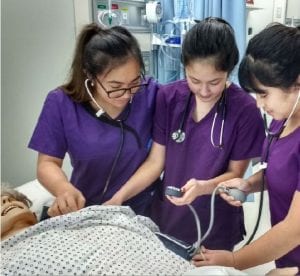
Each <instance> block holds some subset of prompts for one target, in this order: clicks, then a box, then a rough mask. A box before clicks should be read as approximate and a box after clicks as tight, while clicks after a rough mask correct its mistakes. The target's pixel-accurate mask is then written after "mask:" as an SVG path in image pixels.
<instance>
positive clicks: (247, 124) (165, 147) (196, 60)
mask: <svg viewBox="0 0 300 276" xmlns="http://www.w3.org/2000/svg"><path fill="white" fill-rule="evenodd" d="M238 60H239V53H238V49H237V46H236V42H235V37H234V31H233V29H232V27H231V26H230V25H229V24H228V23H227V22H225V21H224V20H222V19H220V18H206V19H205V20H203V21H200V22H199V23H197V24H196V25H194V26H193V27H192V29H190V30H189V31H188V32H187V34H186V37H185V40H184V42H183V46H182V63H183V65H184V69H185V75H186V79H184V80H179V81H176V82H174V83H170V84H167V85H165V86H163V87H162V88H161V89H160V90H159V92H158V95H157V103H156V113H155V123H154V130H153V137H154V142H153V145H152V148H151V152H150V155H149V157H148V158H147V160H146V161H145V162H144V163H143V165H142V166H141V167H140V169H139V170H138V171H137V172H136V173H135V175H134V176H133V177H132V178H131V179H130V180H129V181H128V182H127V183H126V184H125V185H124V186H122V188H121V189H120V190H119V191H118V192H117V193H116V195H115V196H114V197H113V198H112V199H111V200H110V201H108V202H107V203H106V204H121V203H122V202H124V201H126V200H128V199H129V198H131V197H132V196H133V195H136V194H138V193H140V192H141V191H143V189H145V188H146V187H148V186H149V185H150V183H152V182H153V180H154V179H156V178H157V177H158V176H159V175H160V174H161V172H162V171H163V172H164V174H163V185H162V186H161V187H160V188H161V193H160V196H159V195H158V196H157V197H156V198H155V199H154V202H153V206H152V207H153V208H152V214H151V218H152V219H153V220H154V222H156V223H157V224H158V226H159V227H160V231H161V232H162V233H165V234H169V235H172V236H174V237H175V238H177V239H180V240H182V241H185V242H188V243H194V242H195V241H196V240H197V227H196V224H195V220H194V217H193V214H192V212H191V211H190V209H189V208H188V207H187V206H180V207H178V206H175V205H174V204H172V202H170V201H169V200H168V199H167V198H166V197H165V196H164V190H165V188H166V186H176V187H178V188H182V189H184V191H185V193H184V196H183V198H182V199H183V200H188V201H192V200H193V199H194V198H195V197H196V196H195V194H197V196H199V197H197V198H196V199H195V200H194V201H193V203H192V205H193V207H194V208H195V209H196V211H197V214H198V216H199V217H200V221H201V230H202V233H204V232H205V231H206V230H207V228H208V225H209V217H210V199H211V193H212V192H213V190H214V188H215V187H216V186H217V184H218V183H220V182H222V181H225V180H228V179H231V178H234V177H242V176H243V175H244V173H245V170H246V168H247V166H248V164H249V161H250V160H251V158H254V157H258V156H260V152H261V147H262V143H263V139H264V136H265V135H264V128H263V121H262V118H261V115H260V112H259V110H258V109H257V108H256V105H255V99H254V98H253V97H252V96H250V95H248V94H247V93H246V92H245V91H243V90H242V89H241V88H240V87H238V86H237V85H236V84H234V83H231V82H230V81H229V76H230V73H231V72H232V70H233V69H234V67H235V65H236V64H237V63H238ZM200 195H201V196H200ZM215 208H216V212H215V213H216V214H215V224H214V228H213V229H212V232H211V234H210V236H209V237H208V238H207V239H206V240H205V242H204V245H206V246H208V247H209V248H222V249H232V248H233V247H234V245H235V244H237V243H238V242H240V241H241V240H242V239H243V235H244V234H245V230H244V221H243V212H242V209H241V208H235V207H233V206H230V205H229V204H227V203H226V202H225V201H224V200H223V199H222V198H220V197H219V196H217V198H216V207H215Z"/></svg>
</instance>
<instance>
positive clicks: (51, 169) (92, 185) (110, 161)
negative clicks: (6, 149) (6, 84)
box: [29, 24, 158, 216]
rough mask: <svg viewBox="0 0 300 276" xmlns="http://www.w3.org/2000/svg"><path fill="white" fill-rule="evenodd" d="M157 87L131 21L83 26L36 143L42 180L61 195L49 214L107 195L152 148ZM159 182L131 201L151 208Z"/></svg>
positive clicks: (134, 205)
mask: <svg viewBox="0 0 300 276" xmlns="http://www.w3.org/2000/svg"><path fill="white" fill-rule="evenodd" d="M157 89H158V85H157V84H156V83H155V82H154V81H153V79H151V78H145V77H144V63H143V59H142V55H141V50H140V48H139V45H138V42H137V41H136V39H135V38H134V37H133V36H132V35H131V34H130V33H129V32H128V31H127V30H126V29H125V28H123V27H119V26H118V27H112V28H107V29H103V28H101V27H99V26H97V25H96V24H89V25H86V26H85V27H84V28H83V30H82V32H81V33H80V34H79V37H78V41H77V45H76V49H75V54H74V59H73V62H72V66H71V70H70V77H69V80H68V82H67V83H65V84H63V85H61V86H59V87H57V88H55V89H54V90H52V91H50V92H49V94H48V96H47V98H46V100H45V103H44V106H43V108H42V111H41V114H40V117H39V119H38V122H37V125H36V127H35V130H34V133H33V135H32V138H31V140H30V143H29V148H31V149H33V150H35V151H37V152H38V164H37V177H38V180H39V181H40V182H41V183H42V184H43V185H44V186H45V187H46V188H47V190H49V191H50V192H51V193H52V194H53V195H54V196H55V197H56V199H55V202H54V203H53V205H52V206H51V207H50V209H49V211H48V214H49V215H51V216H56V215H60V214H66V213H69V212H72V211H76V210H79V209H81V208H83V207H84V206H89V205H94V204H101V203H103V202H105V201H106V200H108V199H109V198H111V197H112V196H113V195H114V194H115V192H116V191H118V190H119V189H120V187H121V185H122V184H123V183H125V182H126V181H127V180H128V179H129V177H130V176H131V175H132V174H133V173H134V172H135V171H136V169H137V168H138V167H139V166H140V165H141V163H142V162H143V161H144V160H145V159H146V156H147V154H148V152H149V148H150V146H149V142H150V141H151V129H152V119H153V115H154V108H155V98H156V91H157ZM66 154H68V155H69V157H70V161H71V164H72V167H73V170H72V175H71V177H70V179H68V177H67V176H66V174H65V172H64V171H63V169H62V165H63V161H64V159H65V156H66ZM153 189H154V188H152V187H150V188H149V189H148V190H146V191H144V192H143V193H142V194H139V195H138V196H137V197H135V198H133V199H131V200H130V201H128V202H124V204H125V205H129V206H130V207H132V209H133V210H134V211H135V212H136V213H138V214H143V215H144V214H147V208H148V205H149V203H150V202H151V200H152V190H153Z"/></svg>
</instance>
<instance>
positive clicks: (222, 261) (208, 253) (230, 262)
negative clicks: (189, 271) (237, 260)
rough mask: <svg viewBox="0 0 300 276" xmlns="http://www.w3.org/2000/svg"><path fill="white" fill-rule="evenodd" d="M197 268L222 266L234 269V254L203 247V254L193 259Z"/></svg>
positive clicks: (200, 253)
mask: <svg viewBox="0 0 300 276" xmlns="http://www.w3.org/2000/svg"><path fill="white" fill-rule="evenodd" d="M192 263H193V264H194V265H195V266H205V265H221V266H229V267H234V265H235V264H234V256H233V253H232V252H230V251H226V250H209V249H206V248H204V247H203V246H202V247H201V252H199V253H198V254H196V255H195V256H194V257H193V258H192Z"/></svg>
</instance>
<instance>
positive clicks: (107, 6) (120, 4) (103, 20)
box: [92, 0, 151, 33]
mask: <svg viewBox="0 0 300 276" xmlns="http://www.w3.org/2000/svg"><path fill="white" fill-rule="evenodd" d="M92 10H93V21H94V22H97V23H99V24H101V25H106V26H112V25H122V26H124V27H126V28H127V29H129V30H130V31H132V32H146V33H148V32H150V31H151V30H150V24H149V23H148V21H147V20H146V3H145V1H137V0H135V1H126V0H111V1H109V0H94V1H93V9H92ZM109 11H111V14H112V16H111V20H110V19H109V18H110V17H109V13H108V12H109Z"/></svg>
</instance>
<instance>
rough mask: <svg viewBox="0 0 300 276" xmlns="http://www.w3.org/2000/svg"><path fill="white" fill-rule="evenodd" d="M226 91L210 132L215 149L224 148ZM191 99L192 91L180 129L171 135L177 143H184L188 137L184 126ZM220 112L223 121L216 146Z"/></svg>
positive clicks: (218, 104) (220, 101) (223, 93)
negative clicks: (215, 131) (216, 129)
mask: <svg viewBox="0 0 300 276" xmlns="http://www.w3.org/2000/svg"><path fill="white" fill-rule="evenodd" d="M225 90H226V89H224V90H223V92H222V95H221V98H220V99H219V101H218V103H217V110H216V112H215V114H214V118H213V121H212V126H211V130H210V142H211V144H212V145H213V147H215V148H222V147H223V134H224V126H225V117H226V93H225ZM191 98H192V92H191V91H190V93H189V96H188V97H187V100H186V103H185V107H184V111H183V114H182V117H181V120H180V123H179V128H178V129H177V130H175V131H174V132H172V134H171V138H172V140H173V141H175V142H176V143H182V142H183V141H184V140H185V136H186V135H185V131H184V124H185V121H186V119H187V114H188V108H189V105H190V101H191ZM220 111H221V117H222V121H221V127H220V136H219V143H218V144H215V142H214V130H215V124H216V120H217V117H218V115H219V113H220Z"/></svg>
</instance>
